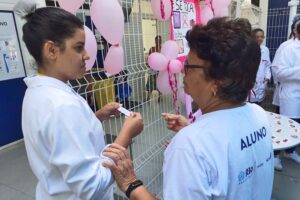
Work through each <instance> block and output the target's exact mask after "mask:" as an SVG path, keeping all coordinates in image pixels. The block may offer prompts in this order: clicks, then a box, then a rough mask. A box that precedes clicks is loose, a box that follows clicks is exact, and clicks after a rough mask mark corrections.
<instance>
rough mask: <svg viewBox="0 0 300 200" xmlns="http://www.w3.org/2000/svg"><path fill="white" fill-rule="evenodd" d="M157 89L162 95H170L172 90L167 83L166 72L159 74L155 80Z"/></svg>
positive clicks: (167, 76) (167, 75)
mask: <svg viewBox="0 0 300 200" xmlns="http://www.w3.org/2000/svg"><path fill="white" fill-rule="evenodd" d="M156 85H157V89H158V90H159V91H160V92H161V93H162V94H171V93H172V88H171V86H170V83H169V74H168V72H167V71H161V72H159V74H158V76H157V79H156Z"/></svg>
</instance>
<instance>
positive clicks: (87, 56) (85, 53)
mask: <svg viewBox="0 0 300 200" xmlns="http://www.w3.org/2000/svg"><path fill="white" fill-rule="evenodd" d="M89 59H90V56H89V54H88V53H87V51H86V50H85V51H84V55H83V60H89Z"/></svg>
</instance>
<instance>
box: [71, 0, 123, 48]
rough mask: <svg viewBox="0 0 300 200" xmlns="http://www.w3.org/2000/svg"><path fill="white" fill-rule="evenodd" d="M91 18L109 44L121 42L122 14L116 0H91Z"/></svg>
mask: <svg viewBox="0 0 300 200" xmlns="http://www.w3.org/2000/svg"><path fill="white" fill-rule="evenodd" d="M68 1H70V0H68ZM91 18H92V20H93V22H94V24H95V26H96V27H97V29H98V30H99V32H100V33H101V35H103V37H104V38H105V39H106V40H107V41H108V42H109V43H110V44H113V45H117V44H119V43H121V41H122V38H123V36H124V14H123V11H122V8H121V6H120V4H119V2H118V0H93V2H92V5H91Z"/></svg>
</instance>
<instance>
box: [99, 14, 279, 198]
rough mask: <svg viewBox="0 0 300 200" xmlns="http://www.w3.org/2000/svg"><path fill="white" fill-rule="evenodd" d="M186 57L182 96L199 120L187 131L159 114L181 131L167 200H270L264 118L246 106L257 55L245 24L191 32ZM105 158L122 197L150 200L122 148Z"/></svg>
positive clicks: (169, 156)
mask: <svg viewBox="0 0 300 200" xmlns="http://www.w3.org/2000/svg"><path fill="white" fill-rule="evenodd" d="M186 39H187V41H188V43H189V46H190V52H189V54H188V57H187V60H186V62H185V65H184V72H185V77H184V89H185V92H186V93H188V94H190V95H191V96H192V97H193V99H194V101H195V102H196V103H197V105H198V106H199V107H200V108H201V110H202V112H203V116H202V117H201V118H200V119H199V120H197V121H196V122H194V123H193V124H189V123H188V122H187V120H186V119H185V118H184V117H183V116H176V115H175V116H174V115H170V114H163V116H164V117H165V119H166V121H167V123H168V128H169V129H171V130H176V131H179V132H178V134H177V135H176V136H175V137H174V138H173V140H172V141H171V143H170V145H169V146H168V147H167V149H166V151H165V154H164V166H163V179H164V181H163V183H164V184H163V195H164V199H165V200H182V199H185V200H196V199H197V200H198V199H199V200H200V199H201V200H202V199H218V200H221V199H222V200H223V199H230V200H240V199H243V200H247V199H249V200H250V199H260V200H269V199H270V198H271V192H272V183H273V176H274V171H273V151H272V143H271V134H270V130H269V123H268V119H267V117H266V114H265V111H264V110H263V109H262V108H260V107H259V106H257V105H255V104H249V103H245V101H246V98H247V96H248V94H249V91H250V90H251V88H253V85H254V83H255V78H256V72H257V69H258V66H259V63H260V47H259V46H258V45H257V44H256V42H255V41H254V40H253V39H251V35H250V33H249V23H245V20H239V19H237V20H229V19H228V18H217V19H213V20H211V21H210V22H209V23H208V24H207V25H206V26H195V27H194V28H193V29H192V30H191V31H190V32H189V33H188V34H187V36H186ZM104 155H106V156H108V157H111V158H112V159H113V160H114V161H115V163H116V164H110V163H105V164H104V165H105V166H106V167H109V168H110V169H111V170H112V172H113V174H114V176H115V179H116V181H117V183H118V185H119V186H120V188H121V190H122V191H124V192H126V195H127V196H128V197H129V198H130V199H143V200H145V199H149V200H152V199H155V198H154V197H152V196H151V195H150V193H149V192H147V190H146V188H145V187H144V186H142V182H141V181H140V180H137V177H136V175H135V174H134V171H133V169H132V163H131V161H130V159H128V154H127V153H126V152H125V151H124V148H121V147H119V146H118V145H113V146H111V148H109V149H107V150H105V153H104Z"/></svg>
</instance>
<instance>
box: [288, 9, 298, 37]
mask: <svg viewBox="0 0 300 200" xmlns="http://www.w3.org/2000/svg"><path fill="white" fill-rule="evenodd" d="M298 21H300V15H299V14H297V15H295V16H294V18H293V21H292V25H291V33H290V36H289V38H292V37H295V33H294V29H295V26H296V24H297V22H298ZM297 32H298V31H297ZM298 33H300V32H298Z"/></svg>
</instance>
